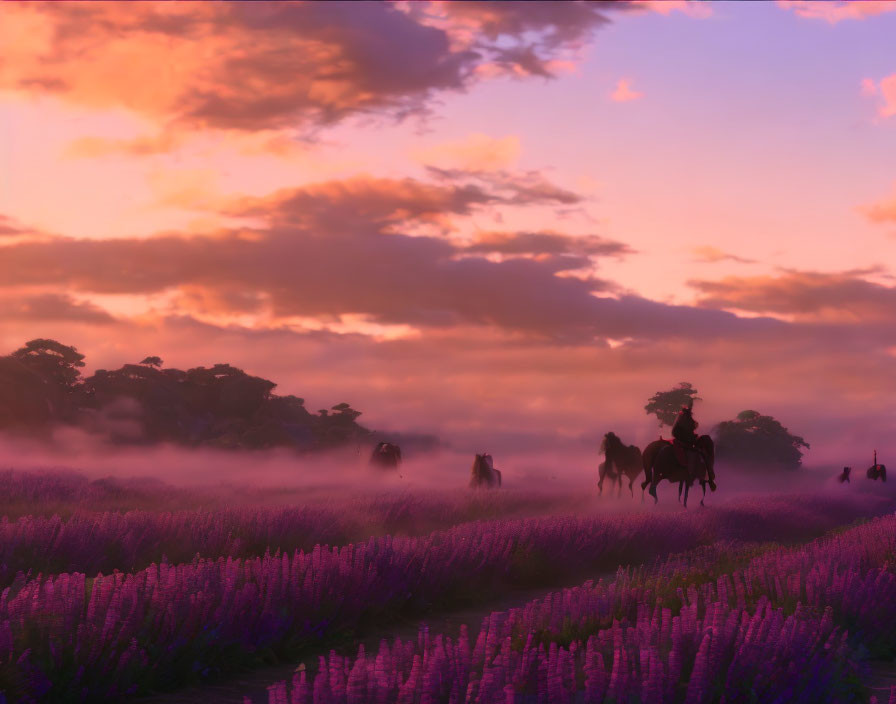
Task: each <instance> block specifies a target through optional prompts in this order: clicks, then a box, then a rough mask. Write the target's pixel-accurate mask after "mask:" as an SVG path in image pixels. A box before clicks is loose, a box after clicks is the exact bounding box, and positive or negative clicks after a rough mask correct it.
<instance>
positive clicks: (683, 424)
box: [672, 405, 716, 491]
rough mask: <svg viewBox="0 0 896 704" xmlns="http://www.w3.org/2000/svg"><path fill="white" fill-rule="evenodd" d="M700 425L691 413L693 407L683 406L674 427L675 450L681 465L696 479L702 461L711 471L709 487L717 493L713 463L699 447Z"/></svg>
mask: <svg viewBox="0 0 896 704" xmlns="http://www.w3.org/2000/svg"><path fill="white" fill-rule="evenodd" d="M698 425H699V424H698V423H697V421H696V420H694V416H693V414H692V412H691V406H689V405H688V406H682V407H681V410H680V411H679V412H678V418H676V419H675V424H674V425H673V426H672V437H673V438H674V440H673V443H672V445H673V448H674V450H675V455H676V458H677V459H678V461H679V462H681V464H683V465H685V466H686V467H687V468H688V474H689V475H690V476H691V477H692V478H694V477H696V476H697V472H698V465H699V463H700V462H701V461H703V463H704V464H705V465H706V467H707V469H708V470H709V477H708V479H709V486H710V488H711V489H712V490H713V491H715V490H716V483H715V472H713V471H712V465H711V463H709V462H707V461H706V458H705V457H704V456H703V453H702V452H701V451H700V449H699V448H698V447H697V433H696V432H695V431H696V430H697V426H698Z"/></svg>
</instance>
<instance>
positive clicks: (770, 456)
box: [716, 410, 809, 470]
mask: <svg viewBox="0 0 896 704" xmlns="http://www.w3.org/2000/svg"><path fill="white" fill-rule="evenodd" d="M716 436H717V438H716V457H717V458H718V459H724V460H725V461H727V462H729V463H732V464H740V465H749V466H751V467H755V468H768V469H772V470H774V469H781V468H784V469H798V468H799V467H800V466H801V465H802V457H803V453H802V451H801V450H800V448H801V447H804V448H806V449H809V443H807V442H806V441H805V440H804V439H803V438H801V437H800V436H799V435H793V434H791V433H790V432H789V431H788V430H787V428H785V427H784V426H783V425H781V423H780V422H778V421H777V420H775V419H774V418H772V417H771V416H764V415H762V414H761V413H759V412H758V411H753V410H747V411H741V412H740V413H738V414H737V418H736V419H735V420H727V421H724V422H722V423H719V425H718V426H717V427H716Z"/></svg>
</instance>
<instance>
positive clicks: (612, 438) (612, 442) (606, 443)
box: [600, 430, 621, 452]
mask: <svg viewBox="0 0 896 704" xmlns="http://www.w3.org/2000/svg"><path fill="white" fill-rule="evenodd" d="M620 443H621V440H620V439H619V437H618V436H617V435H616V433H614V432H613V431H612V430H611V431H610V432H608V433H607V434H606V435H604V439H603V440H601V443H600V451H601V452H606V451H607V450H608V449H609V448H612V447H616V446H617V445H619V444H620Z"/></svg>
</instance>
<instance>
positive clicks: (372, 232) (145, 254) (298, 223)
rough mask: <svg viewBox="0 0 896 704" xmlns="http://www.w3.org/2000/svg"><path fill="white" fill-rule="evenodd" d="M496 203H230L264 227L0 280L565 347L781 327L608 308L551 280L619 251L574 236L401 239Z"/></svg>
mask: <svg viewBox="0 0 896 704" xmlns="http://www.w3.org/2000/svg"><path fill="white" fill-rule="evenodd" d="M501 197H503V196H501V195H495V194H494V193H491V192H489V191H488V190H485V189H484V188H478V187H469V186H457V185H453V184H448V185H432V184H425V183H421V182H417V181H414V180H412V179H405V180H401V181H394V180H382V179H355V180H352V181H350V182H334V183H326V184H319V185H316V186H309V187H305V188H300V189H291V190H285V191H281V192H279V193H277V194H274V195H273V196H270V197H268V198H263V199H243V200H239V201H237V202H235V203H233V204H232V207H231V211H230V212H231V213H232V214H234V215H243V216H255V217H258V218H259V219H260V220H261V221H262V224H260V225H258V226H256V227H255V228H252V229H250V228H246V229H242V230H236V229H235V230H227V231H222V232H219V233H217V235H215V236H209V237H183V236H179V235H174V234H169V235H160V236H155V237H152V238H146V239H137V238H119V239H112V240H77V239H70V238H57V239H53V240H42V241H25V242H21V243H17V244H14V245H13V246H9V247H7V248H6V249H5V252H4V257H3V258H2V259H0V281H2V282H3V284H4V285H6V286H12V287H22V286H46V285H55V286H58V287H62V288H64V289H66V290H70V291H78V292H84V293H101V294H152V293H159V292H163V291H169V292H171V291H174V292H180V294H181V302H182V303H184V304H192V305H195V306H197V307H200V306H201V308H197V309H196V310H197V311H198V312H201V313H203V314H220V313H222V312H230V313H243V312H247V311H251V312H258V313H262V314H269V315H273V316H274V317H275V318H284V317H290V316H300V317H320V318H329V319H332V318H334V317H336V316H340V315H345V314H354V315H362V316H366V317H367V318H368V319H370V320H372V321H374V322H377V323H381V324H407V325H412V326H416V327H423V328H440V327H441V328H444V327H451V326H458V325H476V326H485V327H493V328H496V329H503V330H508V331H517V332H521V333H525V334H529V335H535V336H539V337H544V338H548V339H552V340H555V341H558V342H563V343H565V344H569V343H572V342H577V341H593V340H594V339H595V338H599V337H603V336H607V337H613V338H625V337H635V338H643V337H648V338H653V337H658V338H669V337H676V336H696V337H703V338H708V337H713V336H718V335H725V334H740V333H741V332H743V331H745V330H748V329H751V328H753V327H757V326H772V327H774V326H778V325H781V323H778V322H776V321H769V320H765V321H756V320H754V321H740V320H738V319H737V318H736V317H735V316H734V315H731V314H729V313H724V312H720V311H711V310H702V309H696V308H688V307H683V306H678V307H676V306H666V305H663V304H660V303H654V302H652V301H648V300H645V299H641V298H638V297H635V296H626V297H622V298H618V299H617V298H615V297H611V296H607V295H606V294H608V293H612V292H615V290H616V286H615V285H614V284H612V283H611V282H608V281H605V280H602V279H598V278H596V277H593V276H592V277H589V278H578V277H569V276H566V277H564V276H557V274H558V273H559V272H563V271H568V270H570V269H571V268H583V267H585V266H586V265H588V264H593V260H592V258H593V257H600V256H618V255H619V254H621V253H623V252H625V251H627V249H626V248H625V246H624V245H621V244H619V243H609V242H605V241H603V240H596V239H595V238H593V237H591V238H583V239H582V242H581V243H580V244H579V247H578V249H574V246H575V242H574V239H575V238H572V237H567V238H565V239H564V238H562V237H560V236H557V235H547V236H546V235H544V234H543V233H542V234H541V235H538V234H537V233H536V234H535V235H534V236H532V235H525V234H523V235H521V236H519V237H518V238H517V239H516V241H515V242H514V241H513V240H505V241H504V244H505V245H508V246H511V245H513V246H520V245H521V244H523V243H525V244H526V245H527V246H530V247H535V246H544V247H548V248H550V249H553V250H554V251H556V250H558V248H566V249H567V251H568V252H571V254H568V255H566V256H563V255H562V253H561V254H555V255H553V256H552V255H551V253H550V252H549V253H548V254H549V256H547V257H542V258H539V257H534V258H518V257H511V258H508V259H505V260H504V261H500V262H495V261H489V260H487V259H485V258H483V257H479V256H470V255H471V252H470V251H468V249H467V248H466V247H464V246H463V245H459V244H453V243H452V242H450V241H449V240H447V239H445V238H443V237H434V236H420V235H416V236H411V235H408V234H404V233H403V232H402V229H403V227H404V226H406V225H407V224H409V223H413V222H414V221H416V220H421V219H422V220H427V219H433V220H438V219H439V218H440V217H446V216H449V215H456V214H466V213H468V212H470V210H471V209H473V208H475V207H477V206H478V205H479V204H482V203H488V202H491V201H493V200H494V199H496V198H501ZM541 197H548V196H539V198H541ZM595 294H598V295H595ZM601 294H602V295H601Z"/></svg>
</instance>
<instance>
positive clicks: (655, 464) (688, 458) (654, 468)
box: [641, 406, 716, 507]
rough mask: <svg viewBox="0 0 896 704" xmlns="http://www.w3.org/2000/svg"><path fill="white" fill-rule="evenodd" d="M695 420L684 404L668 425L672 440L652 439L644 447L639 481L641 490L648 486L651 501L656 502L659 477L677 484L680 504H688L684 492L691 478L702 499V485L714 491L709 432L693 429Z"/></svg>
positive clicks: (713, 450)
mask: <svg viewBox="0 0 896 704" xmlns="http://www.w3.org/2000/svg"><path fill="white" fill-rule="evenodd" d="M696 428H697V421H695V420H694V418H693V415H692V414H691V407H690V406H685V407H683V408H682V409H681V412H680V413H679V414H678V419H677V420H676V421H675V425H673V426H672V434H673V435H674V436H675V440H674V441H672V440H664V439H663V438H662V437H660V439H659V440H654V441H653V442H652V443H650V444H649V445H648V446H647V447H645V448H644V474H645V477H646V478H645V481H644V482H643V483H642V484H641V488H642V489H644V488H645V487H646V486H648V485H650V495H651V496H652V497H653V500H654V503H656V502H657V501H658V499H657V495H656V485H657V484H659V483H660V482H661V481H662V480H663V479H668V480H669V481H670V482H677V483H678V485H679V486H678V492H679V495H681V491H682V489H684V505H685V507H687V505H688V493H689V491H690V488H691V485H692V484H693V483H694V480H697V481H699V482H700V486H701V487H702V488H703V498H701V499H700V505H701V506H702V505H703V499H705V498H706V485H707V484H709V486H710V488H711V489H712V490H713V491H715V489H716V484H715V478H716V475H715V470H714V466H715V446H714V444H713V441H712V438H711V437H709V435H700V436H699V437H698V436H697V434H696V433H695V432H694V431H695V430H696Z"/></svg>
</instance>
